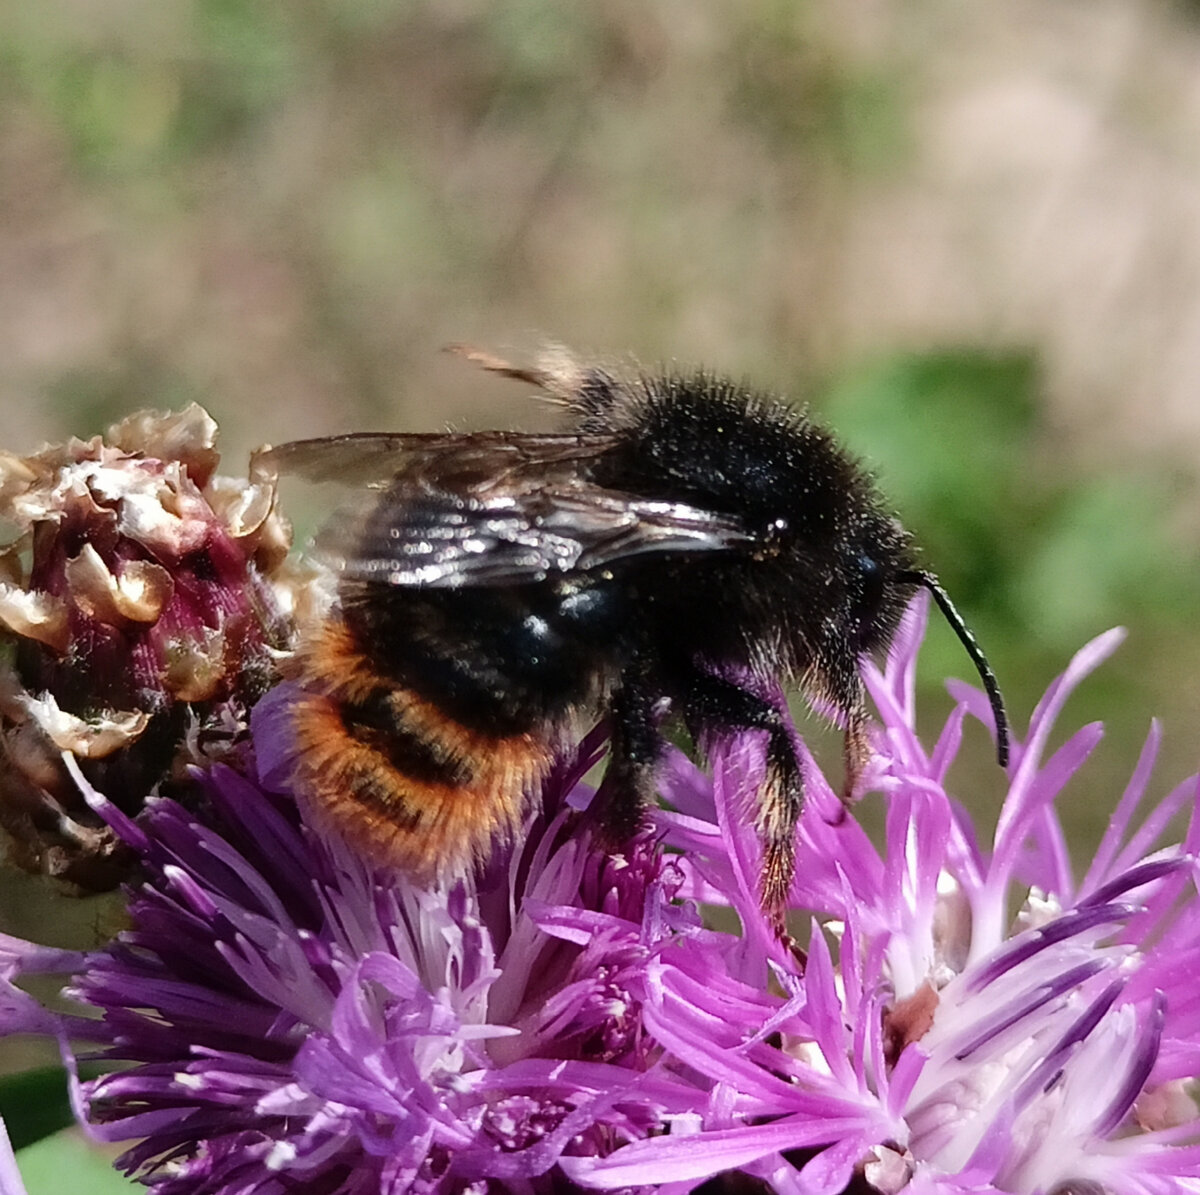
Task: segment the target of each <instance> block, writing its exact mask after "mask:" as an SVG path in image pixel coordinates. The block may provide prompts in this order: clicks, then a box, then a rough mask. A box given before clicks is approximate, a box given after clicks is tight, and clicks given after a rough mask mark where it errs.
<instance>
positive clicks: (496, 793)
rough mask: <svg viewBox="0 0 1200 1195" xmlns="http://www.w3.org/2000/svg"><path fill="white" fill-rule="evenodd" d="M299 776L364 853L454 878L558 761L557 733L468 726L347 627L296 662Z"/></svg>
mask: <svg viewBox="0 0 1200 1195" xmlns="http://www.w3.org/2000/svg"><path fill="white" fill-rule="evenodd" d="M296 671H297V680H298V681H299V682H300V685H301V689H300V691H299V692H298V693H297V695H296V699H295V701H294V703H293V706H292V710H291V721H292V727H293V731H294V734H295V767H294V780H295V786H296V788H297V790H298V791H299V792H300V793H301V794H303V796H304V797H305V798H307V800H308V801H309V803H310V806H311V808H312V810H313V812H314V814H315V816H316V818H317V820H318V821H319V822H321V823H323V824H324V825H325V826H327V827H328V828H329V829H331V830H333V831H334V832H335V833H337V834H338V835H340V836H341V837H342V838H343V839H344V840H345V841H346V842H347V843H348V844H349V845H350V846H351V847H352V848H353V849H354V850H355V851H356V852H358V853H359V854H361V855H362V856H364V857H365V858H367V859H368V860H370V861H371V862H373V863H375V864H377V865H381V866H394V867H398V868H400V869H401V870H403V871H405V872H406V873H407V874H409V875H410V876H412V877H413V878H414V879H417V880H419V881H423V882H428V881H430V880H433V879H439V878H440V879H450V878H454V877H456V876H459V875H462V874H464V873H466V872H467V871H469V870H470V868H471V867H472V865H473V864H474V863H475V862H477V861H478V860H480V859H482V858H484V857H485V856H486V855H487V854H488V853H489V852H490V849H491V847H492V844H493V842H494V841H495V840H496V839H497V838H505V837H508V836H510V835H512V834H513V833H514V832H515V831H516V829H517V828H518V827H519V824H520V821H521V818H522V816H523V814H524V812H525V809H526V807H527V804H528V800H529V794H530V792H531V791H532V790H533V789H534V788H535V787H536V786H537V784H538V783H539V782H540V781H541V779H542V778H543V777H544V776H545V774H546V772H547V771H548V769H549V766H550V762H551V750H552V747H551V743H550V741H549V732H548V731H547V730H545V729H543V730H542V731H541V732H540V733H535V732H527V733H520V734H511V735H493V734H488V733H485V732H481V731H479V730H476V729H472V728H469V727H466V726H463V725H462V724H461V723H459V722H457V721H455V720H454V719H453V718H451V717H450V716H448V715H447V714H446V713H445V712H444V711H443V710H441V709H439V708H438V707H437V706H436V705H435V704H434V703H432V702H430V701H428V700H426V699H423V698H422V697H420V696H419V695H418V694H416V693H414V692H413V691H411V690H409V689H407V688H402V687H399V686H397V685H396V684H395V683H394V682H390V681H385V680H383V679H381V678H379V677H378V675H377V674H375V673H374V672H373V670H372V669H371V668H370V665H369V661H368V660H367V659H366V658H365V657H364V656H363V655H361V653H359V652H358V651H357V650H356V649H355V647H354V644H353V641H352V639H351V638H350V636H349V635H348V634H347V632H346V630H345V627H344V626H339V625H337V624H336V623H335V624H332V625H330V626H329V627H327V628H325V629H324V630H323V631H322V632H321V633H320V634H319V635H318V636H316V637H315V638H314V639H312V640H310V642H309V643H308V644H307V645H306V648H305V649H304V651H303V653H302V655H301V656H300V657H298V659H297V663H296Z"/></svg>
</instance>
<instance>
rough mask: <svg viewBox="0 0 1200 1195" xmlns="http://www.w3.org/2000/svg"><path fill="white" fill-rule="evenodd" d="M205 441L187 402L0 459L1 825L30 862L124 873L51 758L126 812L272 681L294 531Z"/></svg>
mask: <svg viewBox="0 0 1200 1195" xmlns="http://www.w3.org/2000/svg"><path fill="white" fill-rule="evenodd" d="M215 433H216V425H215V424H214V423H213V421H212V419H211V418H209V416H208V415H207V414H206V413H205V412H204V411H202V410H201V409H200V408H199V407H197V406H192V407H190V408H188V409H187V410H185V411H183V412H181V413H180V414H177V415H158V414H154V413H151V412H144V413H142V414H140V415H135V416H132V417H130V418H129V419H127V420H125V421H124V422H123V423H120V424H118V425H116V426H115V427H113V428H111V429H110V430H109V432H108V434H107V437H106V438H104V439H102V438H100V437H99V436H97V437H95V438H93V439H91V440H88V441H80V440H72V441H70V442H68V443H67V444H65V445H60V446H55V447H49V448H45V449H43V450H41V451H40V452H37V453H34V454H32V455H30V456H25V457H17V456H13V455H11V454H7V453H4V454H0V530H2V529H4V528H8V529H9V532H10V534H9V538H8V540H7V541H6V542H4V544H3V545H2V546H0V823H2V824H3V825H4V827H5V829H7V830H8V832H9V834H10V835H11V836H12V839H13V842H14V844H15V852H14V853H15V855H16V857H17V859H18V861H19V862H21V863H22V864H24V865H25V866H27V867H29V868H31V869H33V870H44V871H47V872H50V873H52V874H55V875H58V876H60V877H62V878H64V879H67V880H71V881H74V882H76V883H78V884H81V885H83V886H85V887H105V886H108V885H110V884H111V883H113V882H114V881H115V878H116V876H117V875H118V874H119V872H117V871H115V870H114V868H113V867H112V866H111V864H112V862H113V859H112V855H113V852H114V851H115V850H117V844H116V843H115V842H114V840H113V837H112V835H111V833H110V832H109V830H108V829H107V828H106V827H104V826H103V825H102V824H101V823H100V822H98V821H97V819H96V818H95V817H94V816H93V815H92V814H91V813H89V811H88V810H87V807H86V806H85V805H84V804H83V802H82V801H81V800H80V798H79V796H78V793H77V791H76V789H75V786H74V785H73V784H71V783H70V782H69V780H68V778H67V776H66V774H65V772H64V771H63V768H62V766H61V763H60V759H59V755H60V753H61V752H63V751H67V752H70V753H72V754H73V755H74V756H75V757H76V758H77V759H79V760H80V761H82V762H83V763H84V767H85V769H86V770H87V773H88V775H89V777H90V778H91V779H92V780H93V781H94V782H96V783H98V784H101V785H102V786H103V787H104V788H105V789H106V790H107V791H110V792H112V793H113V794H114V795H115V797H116V798H117V799H119V800H120V801H121V802H122V804H123V806H124V808H126V809H128V810H132V809H136V807H137V804H138V802H140V800H141V799H142V798H144V797H145V795H146V794H147V793H148V792H149V791H150V789H151V788H152V787H153V786H154V785H155V783H157V782H158V781H160V780H161V779H163V778H164V777H167V776H169V775H171V774H172V772H173V771H175V772H176V773H177V772H178V769H179V767H180V766H181V764H182V762H184V761H186V760H187V759H188V758H195V757H200V756H202V755H203V753H204V752H205V750H206V749H209V748H213V747H215V746H217V745H219V744H221V743H223V742H228V741H229V740H230V739H231V738H232V737H233V736H234V735H235V734H236V733H237V730H238V728H239V726H240V725H241V724H242V722H243V721H244V717H245V714H246V711H247V710H248V708H249V705H250V704H251V703H252V702H253V701H254V700H255V699H256V698H257V697H258V696H259V695H261V693H263V692H264V691H265V690H266V688H267V686H268V684H269V682H270V679H271V676H272V673H273V663H272V657H271V651H270V649H271V646H272V645H274V646H282V645H283V637H284V635H285V631H284V628H283V625H282V623H281V620H280V615H279V611H278V603H277V594H276V592H275V591H274V590H273V589H272V588H271V587H270V585H269V583H268V578H269V577H270V575H271V574H272V573H274V572H276V571H277V570H278V569H279V567H280V566H281V564H282V561H283V558H284V556H285V554H286V551H287V546H288V532H287V528H286V525H285V524H283V523H282V522H281V520H280V519H279V518H278V516H277V515H276V514H275V513H274V492H273V490H272V488H271V486H270V485H269V484H266V483H260V484H252V485H247V484H245V483H244V482H233V481H232V480H231V479H228V478H223V477H219V476H217V475H216V473H215V470H216V467H217V462H218V457H217V453H216V450H215V448H214V439H215Z"/></svg>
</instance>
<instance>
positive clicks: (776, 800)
mask: <svg viewBox="0 0 1200 1195" xmlns="http://www.w3.org/2000/svg"><path fill="white" fill-rule="evenodd" d="M685 716H686V719H687V723H688V727H689V729H690V730H691V732H692V736H693V737H694V738H695V739H696V740H697V741H698V742H700V743H701V744H702V745H703V743H704V741H705V740H706V739H707V738H708V737H709V736H710V735H711V734H712V733H714V732H717V733H726V734H727V733H732V732H736V731H739V730H759V731H763V732H765V733H766V735H767V759H766V763H767V774H766V777H765V778H764V781H763V785H762V787H761V789H760V790H759V792H758V797H757V807H756V809H755V822H754V824H755V829H756V830H757V831H758V837H759V841H760V842H761V843H762V852H763V854H762V872H761V875H760V877H759V901H760V903H761V905H762V910H763V913H764V915H765V916H766V918H767V920H768V921H769V922H770V924H771V927H772V928H773V929H774V930H775V932H776V934H777V935H778V936H779V937H780V938H781V939H784V940H786V939H787V931H786V928H785V925H784V917H785V913H786V911H787V904H788V896H789V893H790V892H791V887H792V879H793V877H794V876H795V874H796V824H797V822H798V821H799V818H800V811H801V810H802V809H803V808H804V777H803V774H802V773H801V770H800V761H799V759H798V758H797V757H796V749H795V747H794V746H793V744H792V739H791V735H790V734H789V733H788V729H787V726H786V724H785V722H784V718H783V715H782V714H781V713H780V711H779V709H778V708H777V707H776V706H775V705H773V704H772V703H771V702H770V701H768V700H766V699H765V698H763V697H760V696H759V695H758V694H757V693H752V692H750V691H749V690H747V689H743V688H742V687H741V686H740V685H737V684H735V683H734V682H733V681H730V680H726V679H725V678H724V677H720V676H712V675H710V674H707V673H701V674H698V675H697V676H696V677H694V678H693V680H692V684H691V688H690V691H689V693H688V696H687V700H686V704H685Z"/></svg>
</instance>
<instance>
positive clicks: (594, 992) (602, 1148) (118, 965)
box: [6, 686, 691, 1195]
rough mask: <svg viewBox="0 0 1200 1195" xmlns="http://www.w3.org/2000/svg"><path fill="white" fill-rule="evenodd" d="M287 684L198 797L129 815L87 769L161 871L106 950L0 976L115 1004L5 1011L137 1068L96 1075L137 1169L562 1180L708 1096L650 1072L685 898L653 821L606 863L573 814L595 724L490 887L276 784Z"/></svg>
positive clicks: (84, 1095) (178, 1181) (527, 1187)
mask: <svg viewBox="0 0 1200 1195" xmlns="http://www.w3.org/2000/svg"><path fill="white" fill-rule="evenodd" d="M288 700H289V692H288V689H287V686H283V687H281V688H279V689H277V690H275V691H274V693H273V694H272V695H271V696H270V697H269V698H268V699H266V700H265V701H264V702H263V703H261V704H260V706H259V708H258V710H257V711H256V714H255V722H254V732H255V741H256V744H257V747H258V759H257V763H256V765H255V766H254V767H253V768H251V769H249V771H248V774H240V773H239V772H237V771H235V770H234V769H233V768H231V767H228V766H224V765H221V766H218V767H216V768H213V769H212V770H210V771H209V772H208V773H206V774H204V775H202V776H200V777H199V778H198V780H197V783H198V784H199V785H200V786H201V787H202V790H203V796H204V801H203V803H202V804H201V805H200V806H199V807H198V809H197V810H195V811H194V812H189V811H188V810H187V809H185V808H184V807H183V806H181V805H179V804H177V803H175V802H174V801H170V800H164V799H160V800H153V801H151V802H150V803H149V804H148V806H147V807H146V810H145V811H144V813H143V814H142V816H141V818H140V819H139V820H138V821H137V822H134V821H133V820H131V819H129V818H128V817H127V816H126V815H125V814H123V813H121V812H120V811H119V810H118V809H116V808H115V807H114V806H113V805H111V803H109V802H108V801H107V800H106V799H105V798H103V797H102V796H100V795H99V794H97V793H95V792H93V791H91V790H89V789H88V788H87V786H86V781H84V780H83V778H82V776H81V775H80V774H79V773H78V770H77V769H75V774H76V778H77V781H78V782H79V783H80V785H81V787H83V788H84V790H85V791H86V792H87V793H88V796H89V800H90V802H91V803H92V805H93V807H94V808H96V810H97V811H98V812H99V813H100V814H101V816H103V817H104V818H105V820H106V821H107V822H108V823H109V824H110V825H112V826H113V828H114V829H115V830H116V832H117V833H118V834H119V835H120V837H121V838H122V839H123V840H124V841H125V842H127V843H128V844H130V845H131V846H132V847H133V848H134V849H135V850H136V851H137V853H138V856H139V858H140V860H141V863H142V865H143V869H144V872H145V879H144V881H143V882H142V883H141V884H140V885H139V886H137V887H136V888H134V889H132V890H131V891H130V894H129V917H130V921H131V928H130V929H129V930H128V931H126V932H125V933H123V934H121V935H120V936H119V937H118V939H117V940H116V941H114V942H113V943H112V944H111V945H109V946H108V947H106V948H105V949H104V950H101V951H98V952H96V953H94V954H91V955H88V956H86V957H82V956H71V955H65V954H62V953H61V952H60V953H59V954H57V955H55V954H53V953H51V952H37V951H34V950H30V949H26V950H24V951H23V950H22V949H21V946H20V944H19V943H12V944H11V948H10V950H9V951H8V957H9V958H10V959H11V964H10V966H9V967H8V969H7V972H6V978H7V979H11V978H15V977H16V976H17V975H18V974H21V973H28V972H32V971H40V970H54V971H58V970H62V969H63V968H64V967H68V968H70V969H72V970H75V971H76V972H77V978H76V979H75V981H74V984H73V987H72V988H71V989H70V990H69V994H70V995H71V996H73V998H74V999H75V1000H76V1001H78V1002H79V1003H80V1004H82V1005H85V1006H88V1007H90V1008H91V1009H93V1010H99V1011H100V1012H101V1014H102V1016H101V1019H100V1020H84V1019H64V1020H62V1021H59V1022H57V1023H55V1022H54V1019H53V1018H50V1016H49V1014H47V1013H42V1012H41V1011H40V1010H38V1009H37V1008H36V1006H35V1005H32V1002H29V998H28V997H25V998H24V1001H22V1002H21V1003H20V1006H19V1009H20V1011H21V1012H22V1014H23V1015H22V1016H20V1017H19V1018H18V1017H17V1015H15V1014H16V1010H14V1013H13V1014H12V1015H10V1016H9V1017H8V1018H7V1021H6V1028H8V1029H10V1030H18V1029H20V1030H24V1031H30V1030H32V1031H38V1030H40V1031H42V1032H46V1031H57V1032H60V1033H69V1034H70V1035H71V1036H73V1037H74V1038H75V1040H77V1041H79V1042H85V1043H89V1044H90V1045H91V1046H92V1047H94V1048H95V1054H94V1055H93V1056H98V1057H100V1058H102V1059H106V1060H110V1061H113V1062H120V1063H122V1064H132V1065H130V1066H129V1067H128V1069H124V1070H121V1071H119V1072H116V1073H113V1074H110V1075H107V1076H105V1077H103V1078H100V1079H98V1080H94V1081H92V1082H88V1083H84V1084H82V1085H80V1087H79V1098H80V1103H81V1105H82V1107H83V1108H85V1109H86V1123H87V1125H88V1126H89V1128H90V1130H91V1132H92V1133H93V1134H94V1135H95V1136H96V1137H98V1138H100V1139H101V1140H106V1141H122V1140H130V1139H139V1138H140V1141H138V1143H137V1144H135V1145H134V1146H133V1147H132V1148H131V1149H130V1150H129V1151H128V1152H127V1153H126V1154H125V1155H124V1156H123V1158H122V1159H121V1161H120V1164H121V1165H122V1166H123V1167H124V1168H126V1169H127V1170H128V1171H130V1172H137V1173H140V1174H141V1175H142V1176H143V1178H144V1181H147V1182H149V1183H150V1184H151V1185H153V1186H154V1188H155V1190H157V1191H160V1192H163V1193H164V1195H170V1193H176V1192H178V1193H183V1192H187V1193H189V1195H195V1193H198V1192H232V1191H238V1192H275V1191H284V1190H295V1189H297V1184H299V1185H300V1186H301V1187H302V1188H303V1189H304V1190H305V1191H329V1192H345V1193H347V1195H349V1193H357V1192H363V1193H366V1192H382V1191H388V1192H391V1191H408V1190H412V1191H465V1190H476V1189H478V1190H483V1189H484V1187H485V1186H486V1184H487V1183H488V1182H489V1181H498V1182H499V1183H501V1184H502V1185H503V1186H504V1187H505V1188H506V1189H510V1188H511V1189H514V1190H522V1191H530V1192H534V1191H539V1190H543V1189H545V1190H550V1189H559V1188H556V1187H555V1186H554V1184H555V1183H556V1182H557V1183H558V1184H559V1185H560V1187H561V1184H562V1183H563V1182H564V1181H565V1180H564V1179H563V1177H562V1175H561V1173H560V1172H559V1171H558V1170H557V1169H556V1167H557V1164H558V1162H559V1160H560V1159H561V1157H563V1156H566V1155H574V1156H582V1155H586V1154H603V1153H606V1152H609V1151H611V1150H612V1149H613V1148H616V1147H618V1146H619V1145H620V1144H621V1143H622V1142H624V1141H626V1140H631V1139H636V1138H639V1137H642V1136H644V1135H645V1134H646V1133H647V1132H650V1131H652V1130H655V1129H657V1128H659V1127H661V1125H662V1124H663V1122H664V1117H665V1116H666V1115H667V1114H669V1113H671V1112H673V1111H674V1110H676V1108H677V1107H678V1106H679V1100H680V1098H681V1097H688V1098H690V1096H691V1092H690V1091H689V1089H688V1088H687V1087H686V1086H685V1085H682V1084H679V1083H677V1082H674V1081H672V1080H671V1079H670V1078H669V1077H668V1076H665V1075H664V1076H660V1075H657V1074H656V1073H654V1068H653V1066H652V1065H651V1063H652V1056H653V1055H655V1054H656V1053H657V1049H656V1047H654V1046H653V1044H652V1043H650V1042H649V1041H648V1040H647V1039H646V1038H645V1037H644V1035H643V1033H642V1029H641V1024H640V1017H639V1013H638V1007H637V1000H636V997H635V995H634V993H635V991H637V990H638V989H639V988H640V987H641V986H642V983H643V975H644V972H645V969H646V967H647V965H648V962H649V960H650V958H652V957H653V955H654V953H655V952H656V950H657V949H658V948H659V946H660V944H661V943H662V942H664V941H666V940H668V938H669V937H670V934H671V932H672V931H673V929H674V928H675V927H677V926H679V925H682V924H685V923H686V922H687V920H688V917H687V915H686V913H685V912H684V911H683V910H681V909H680V908H678V907H673V906H672V904H671V896H672V893H673V890H674V887H675V886H677V884H678V882H679V876H678V874H677V871H676V869H675V868H674V866H673V865H671V864H670V863H669V861H667V860H665V859H664V857H663V856H662V854H661V852H660V851H659V850H658V849H657V846H656V845H655V843H654V842H653V841H652V840H651V839H650V838H649V837H648V836H643V837H642V838H640V839H638V840H637V841H635V842H634V843H632V844H631V845H630V849H629V851H628V852H627V853H626V854H625V855H624V856H622V857H612V858H610V857H608V856H606V855H604V854H602V853H599V852H597V851H594V850H591V849H589V847H588V844H587V841H586V837H583V836H571V835H566V834H564V833H563V831H564V825H565V823H566V821H567V820H568V819H569V818H570V817H572V816H573V813H572V811H571V810H570V809H569V808H568V807H566V806H565V805H564V803H563V798H564V797H565V796H566V795H567V794H568V793H570V792H573V793H575V795H576V796H577V797H581V798H582V797H585V796H586V792H584V791H583V790H581V789H580V787H579V784H578V782H579V780H580V777H581V776H582V774H583V772H585V771H586V770H587V768H588V767H589V766H591V764H592V763H594V762H595V760H596V758H597V756H598V749H597V739H596V737H595V736H593V738H592V739H590V740H589V741H588V742H586V743H585V744H584V745H583V747H582V748H581V751H580V755H579V757H578V759H576V760H573V761H570V762H569V763H568V764H567V765H564V767H563V768H562V769H560V771H559V773H558V774H557V775H556V776H554V777H553V778H552V779H551V781H550V782H549V783H548V784H547V788H546V792H545V794H544V800H545V807H544V809H543V811H541V813H540V814H539V816H538V818H537V819H536V821H535V824H534V825H533V826H532V827H531V828H530V833H529V836H528V837H527V838H526V840H525V841H524V843H523V845H522V847H521V849H520V850H513V851H510V852H509V855H508V856H507V857H506V858H504V859H501V860H497V861H496V864H495V866H493V868H492V869H491V872H490V874H489V876H488V877H487V879H486V880H485V881H483V882H482V883H481V884H480V885H479V887H478V888H476V889H469V888H468V887H466V886H465V885H457V886H454V887H452V888H431V889H422V888H419V887H416V886H414V885H412V884H410V883H408V882H407V881H406V880H404V879H403V878H399V877H397V876H395V875H390V874H389V875H380V874H377V873H373V872H372V871H371V870H370V869H369V868H367V867H366V866H364V865H363V864H362V863H361V862H360V861H359V860H358V859H356V858H355V857H354V856H353V855H351V854H350V853H349V852H348V851H347V850H346V849H345V848H343V847H341V846H340V845H338V844H337V843H331V842H325V841H321V840H319V839H318V838H316V837H315V836H314V835H313V834H312V832H311V831H310V830H309V829H308V827H307V826H306V825H305V823H304V822H303V820H302V818H301V816H300V811H299V809H298V808H297V805H296V803H295V801H294V800H293V799H292V798H291V797H290V795H286V794H279V793H276V792H273V791H272V789H273V788H275V787H277V784H276V780H277V778H278V776H279V775H282V774H284V773H285V772H286V758H285V752H286V746H287V744H286V742H285V741H284V740H283V739H281V738H280V734H281V726H282V724H283V720H282V719H281V718H280V716H279V715H280V713H281V711H282V708H283V706H284V704H285V703H286V702H287V701H288ZM7 994H8V995H9V996H11V997H12V998H13V999H14V1000H20V999H21V996H22V994H21V993H20V992H19V991H18V990H17V989H16V988H13V987H11V985H9V987H8V989H7ZM39 1016H40V1017H41V1020H40V1021H38V1020H37V1017H39ZM473 1184H481V1185H478V1186H476V1185H473Z"/></svg>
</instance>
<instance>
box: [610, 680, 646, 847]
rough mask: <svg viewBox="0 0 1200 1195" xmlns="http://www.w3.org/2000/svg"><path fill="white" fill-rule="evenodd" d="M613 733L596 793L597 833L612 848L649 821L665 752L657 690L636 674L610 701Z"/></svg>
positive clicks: (621, 843)
mask: <svg viewBox="0 0 1200 1195" xmlns="http://www.w3.org/2000/svg"><path fill="white" fill-rule="evenodd" d="M609 718H610V721H611V724H612V737H611V742H610V747H609V757H608V765H607V767H606V768H605V770H604V779H603V780H602V781H601V782H600V788H599V790H598V791H597V793H596V800H595V801H594V802H593V808H594V809H595V810H596V811H597V813H596V820H595V822H594V827H595V833H596V834H597V836H598V838H599V840H600V842H601V844H602V845H603V846H604V847H605V848H606V849H607V850H609V851H618V850H620V849H621V848H622V847H623V846H624V845H625V843H627V842H628V841H629V840H630V838H632V837H633V836H634V835H635V834H636V833H637V832H638V830H640V829H641V828H642V825H643V822H644V820H645V813H646V807H647V806H648V805H649V804H650V802H651V801H653V799H654V791H655V784H654V782H655V773H656V771H657V768H658V761H659V759H660V758H661V756H662V738H661V737H660V735H659V733H658V718H657V716H656V714H655V699H654V694H653V693H652V692H651V691H650V689H649V688H648V687H647V686H645V685H644V684H643V683H640V678H638V677H626V678H625V680H624V681H623V682H622V684H621V687H620V688H619V689H618V690H617V691H616V692H615V693H614V694H613V697H612V700H611V702H610V703H609Z"/></svg>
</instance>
